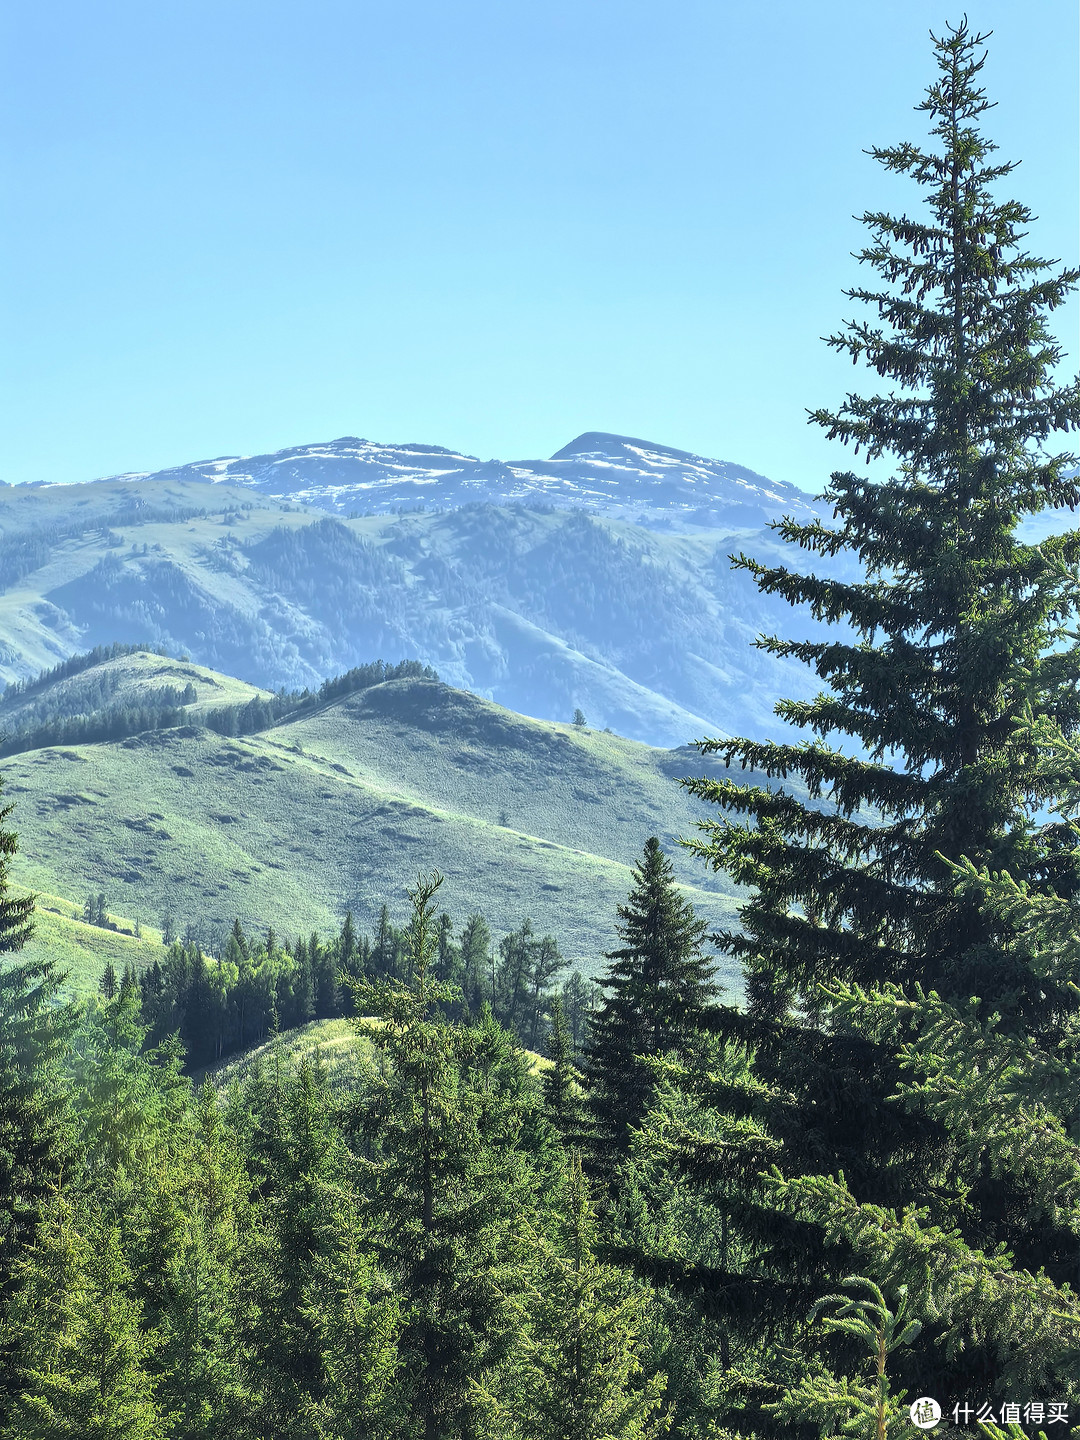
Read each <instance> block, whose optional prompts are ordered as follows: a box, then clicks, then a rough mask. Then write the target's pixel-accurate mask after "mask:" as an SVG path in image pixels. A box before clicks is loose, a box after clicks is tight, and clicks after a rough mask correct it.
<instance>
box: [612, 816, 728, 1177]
mask: <svg viewBox="0 0 1080 1440" xmlns="http://www.w3.org/2000/svg"><path fill="white" fill-rule="evenodd" d="M633 877H634V885H633V888H632V889H631V891H630V894H629V897H628V899H627V902H626V904H625V905H620V906H619V911H618V914H619V924H618V927H617V928H618V932H619V935H620V938H621V939H622V940H623V942H624V943H623V945H622V947H621V948H620V949H618V950H612V951H610V952H609V953H608V955H607V957H606V958H607V959H608V960H610V961H611V965H610V966H609V967H608V971H607V973H606V975H605V976H604V979H603V981H602V985H603V989H604V991H605V992H606V993H605V995H604V999H603V1001H602V1002H601V1004H600V1006H599V1008H598V1009H597V1010H596V1011H595V1012H594V1013H593V1015H592V1016H591V1017H590V1025H589V1039H588V1041H587V1043H586V1047H585V1063H584V1072H585V1083H586V1088H587V1091H588V1103H589V1109H590V1111H591V1113H592V1116H593V1120H594V1122H595V1127H596V1137H595V1148H596V1149H597V1151H598V1154H599V1153H600V1152H603V1154H604V1156H605V1158H604V1159H603V1160H602V1161H601V1164H602V1165H603V1166H605V1167H606V1166H607V1165H608V1164H609V1163H610V1157H611V1156H612V1155H614V1154H615V1153H617V1152H625V1150H626V1149H627V1147H628V1145H629V1132H630V1130H631V1129H632V1128H634V1127H635V1126H637V1125H640V1124H641V1121H642V1119H643V1117H644V1115H645V1111H646V1109H647V1108H648V1104H649V1097H650V1096H651V1094H652V1090H653V1076H652V1071H651V1070H650V1068H649V1058H650V1057H654V1056H658V1055H660V1054H662V1053H664V1052H665V1051H673V1052H675V1053H677V1054H685V1053H686V1049H687V1046H688V1045H690V1044H692V1042H693V1036H694V1034H695V1030H694V1027H695V1025H696V1022H697V1020H698V1018H699V1016H700V1014H701V1011H702V1010H703V1008H704V1007H705V1006H706V1004H707V1003H708V1002H709V1001H710V999H711V998H712V996H713V995H714V994H715V988H714V986H713V983H712V978H711V977H712V965H711V963H710V961H709V960H708V959H707V958H706V956H705V955H704V954H703V953H702V945H703V942H704V937H705V930H706V925H705V922H704V921H703V920H699V919H698V918H697V916H696V915H695V913H694V909H693V906H692V905H691V904H690V902H689V901H687V900H684V899H683V897H682V896H681V895H680V894H679V890H678V887H677V885H676V883H675V872H674V870H673V869H672V867H671V861H670V860H669V859H668V858H667V856H666V855H665V854H664V852H663V849H662V848H661V845H660V841H659V840H658V839H657V838H656V836H655V835H654V836H652V837H651V838H650V839H649V840H647V841H646V842H645V851H644V854H643V856H642V858H641V860H640V861H639V862H638V864H637V865H636V866H635V867H634V870H633Z"/></svg>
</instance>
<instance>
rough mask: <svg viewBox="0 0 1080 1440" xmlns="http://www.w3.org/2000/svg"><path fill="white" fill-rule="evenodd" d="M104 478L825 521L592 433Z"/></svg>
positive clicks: (343, 500) (351, 498)
mask: <svg viewBox="0 0 1080 1440" xmlns="http://www.w3.org/2000/svg"><path fill="white" fill-rule="evenodd" d="M102 478H103V479H104V480H106V481H109V482H128V483H130V482H139V481H174V482H175V481H184V480H204V481H209V482H210V483H212V484H221V483H228V484H231V485H238V486H243V487H246V488H249V489H252V490H255V491H257V492H259V493H260V494H263V495H266V496H273V497H275V498H277V499H279V500H282V499H286V500H288V501H289V502H291V503H296V504H302V505H305V506H308V507H310V508H314V509H318V510H324V511H326V512H327V513H330V514H338V515H348V514H353V513H356V512H357V511H363V512H364V513H367V514H386V513H390V512H393V511H394V510H398V509H401V508H402V507H403V506H406V507H407V506H409V505H419V506H423V507H425V508H429V509H448V508H455V507H457V506H459V505H467V504H475V503H486V504H511V503H518V504H537V503H540V504H550V505H554V506H586V507H590V508H593V509H595V510H597V511H598V512H599V513H602V514H607V515H622V516H625V517H626V518H634V519H635V520H636V521H637V523H639V524H645V525H655V526H660V527H662V528H666V527H678V528H710V529H712V528H716V527H717V526H729V527H735V528H751V529H756V528H759V527H760V526H761V525H763V524H765V523H767V522H768V521H769V520H770V519H776V518H779V516H780V514H782V513H789V512H790V513H793V514H796V515H798V516H800V517H801V518H804V519H806V518H810V517H811V516H815V515H822V514H823V513H824V512H823V511H821V509H820V508H819V507H818V506H817V505H816V503H815V502H814V501H813V499H812V497H811V496H810V495H808V494H807V493H805V492H804V491H802V490H800V489H798V488H797V487H796V486H794V485H791V484H789V483H787V482H785V481H773V480H770V479H768V478H767V477H766V476H764V475H760V474H758V473H757V472H756V471H754V470H750V469H748V468H747V467H746V466H743V465H737V464H735V463H734V462H732V461H727V460H715V459H709V458H708V457H706V456H703V455H698V454H695V453H694V452H692V451H689V450H678V449H675V448H674V447H672V446H667V445H659V444H657V443H655V442H653V441H649V440H643V439H638V438H635V437H632V436H627V435H618V434H615V433H613V432H608V431H601V430H587V431H584V432H583V433H582V434H581V435H579V436H577V437H576V439H574V440H571V441H570V442H569V444H567V445H564V446H563V447H562V448H561V449H559V450H557V451H556V452H555V454H554V455H552V456H551V457H550V458H548V459H525V460H498V459H488V460H482V459H480V458H479V457H477V456H475V455H466V454H464V453H462V452H460V451H456V450H452V449H448V448H447V447H445V446H440V445H430V444H426V443H421V442H406V443H403V444H385V443H383V442H380V441H373V440H366V439H363V438H361V437H358V436H354V435H343V436H340V437H338V438H337V439H336V440H329V441H322V442H315V443H312V444H308V445H294V446H287V447H285V448H283V449H281V450H276V451H270V452H266V453H264V454H259V455H220V456H217V457H216V458H214V459H211V460H198V461H192V462H190V463H187V464H183V465H177V466H171V467H168V468H166V469H163V470H157V471H131V472H128V473H126V474H123V475H114V476H107V477H102Z"/></svg>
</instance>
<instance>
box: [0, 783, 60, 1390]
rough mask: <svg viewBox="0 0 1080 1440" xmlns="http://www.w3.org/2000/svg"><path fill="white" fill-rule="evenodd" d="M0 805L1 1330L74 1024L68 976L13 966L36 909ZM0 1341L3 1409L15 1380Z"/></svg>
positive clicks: (41, 1198) (40, 964)
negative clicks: (19, 891)
mask: <svg viewBox="0 0 1080 1440" xmlns="http://www.w3.org/2000/svg"><path fill="white" fill-rule="evenodd" d="M12 808H13V807H12V806H11V805H4V804H2V803H0V1324H2V1322H3V1318H4V1315H5V1313H6V1310H7V1306H8V1304H9V1303H10V1300H11V1297H12V1293H13V1290H14V1288H15V1282H14V1280H13V1268H14V1266H15V1265H16V1263H17V1261H18V1259H19V1257H20V1255H21V1254H22V1253H23V1252H24V1251H25V1249H26V1247H27V1245H29V1244H30V1243H31V1242H32V1241H33V1238H34V1234H35V1232H36V1230H37V1225H38V1222H39V1219H40V1214H41V1207H42V1205H43V1204H44V1203H45V1200H46V1198H47V1197H48V1195H49V1194H50V1192H51V1190H52V1188H53V1186H54V1185H55V1183H56V1181H57V1178H58V1176H59V1174H60V1171H61V1168H62V1165H63V1158H64V1152H65V1143H64V1136H63V1128H62V1124H61V1122H62V1118H63V1111H64V1101H63V1095H62V1091H61V1089H60V1086H59V1084H58V1083H57V1076H56V1067H57V1064H58V1062H59V1060H60V1059H61V1057H62V1056H63V1055H64V1053H65V1052H66V1050H67V1046H68V1041H69V1039H70V1035H71V1032H72V1028H73V1024H74V1013H73V1011H72V1009H71V1007H70V1006H63V1005H59V1004H58V1003H57V1001H58V990H59V987H60V984H61V981H62V978H63V977H62V976H61V975H59V974H58V972H57V970H56V967H55V966H54V964H53V963H52V961H51V960H47V959H46V960H23V961H19V960H15V961H12V960H11V959H10V957H11V956H12V955H13V954H15V953H16V952H17V951H19V950H20V949H21V948H22V947H23V945H25V944H26V942H27V940H28V939H29V938H30V935H31V933H32V930H33V911H34V902H33V899H32V898H31V897H26V898H23V899H16V898H15V897H13V896H12V895H10V894H9V893H8V883H9V882H8V873H9V868H10V865H11V861H12V859H13V858H14V856H15V853H16V849H17V843H16V836H15V833H14V831H12V830H9V829H7V828H6V826H5V824H4V822H5V821H6V820H7V818H8V817H9V816H10V814H11V812H12ZM9 1361H10V1354H9V1351H8V1348H7V1345H6V1342H3V1341H0V1408H2V1402H3V1399H4V1396H5V1394H9V1393H10V1391H11V1388H12V1385H13V1378H12V1375H11V1372H10V1368H9Z"/></svg>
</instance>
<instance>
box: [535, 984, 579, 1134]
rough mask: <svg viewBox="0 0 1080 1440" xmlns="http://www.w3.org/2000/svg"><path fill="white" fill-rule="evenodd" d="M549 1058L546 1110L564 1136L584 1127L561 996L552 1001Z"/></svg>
mask: <svg viewBox="0 0 1080 1440" xmlns="http://www.w3.org/2000/svg"><path fill="white" fill-rule="evenodd" d="M547 1053H548V1059H549V1060H550V1061H551V1068H550V1069H549V1070H545V1071H544V1074H543V1080H542V1084H543V1088H544V1109H545V1110H546V1111H547V1113H548V1116H549V1117H550V1119H551V1122H552V1124H553V1125H554V1126H555V1128H556V1130H558V1132H559V1134H560V1135H562V1136H563V1137H564V1138H568V1137H571V1136H576V1135H577V1134H578V1133H579V1131H580V1128H581V1122H582V1118H583V1117H582V1104H581V1099H580V1095H579V1094H578V1091H577V1077H576V1074H575V1071H574V1053H573V1047H572V1045H571V1042H570V1032H569V1030H568V1029H567V1028H566V1019H565V1017H564V1015H563V1008H562V997H561V996H559V995H555V996H553V997H552V1001H551V1029H550V1031H549V1032H548V1044H547Z"/></svg>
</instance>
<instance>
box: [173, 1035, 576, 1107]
mask: <svg viewBox="0 0 1080 1440" xmlns="http://www.w3.org/2000/svg"><path fill="white" fill-rule="evenodd" d="M366 1023H368V1024H378V1022H377V1021H368V1022H366ZM525 1054H526V1056H527V1057H528V1059H529V1063H530V1067H531V1069H532V1070H533V1072H534V1073H538V1072H540V1071H543V1070H546V1069H548V1068H549V1067H550V1065H551V1061H550V1060H547V1059H545V1057H544V1056H542V1055H536V1054H534V1053H533V1051H531V1050H526V1052H525ZM304 1061H307V1062H308V1063H309V1064H315V1063H317V1064H319V1065H320V1066H321V1067H322V1068H323V1069H324V1070H325V1071H326V1073H327V1075H328V1077H329V1079H330V1083H331V1085H333V1086H335V1087H336V1088H340V1089H347V1088H350V1087H351V1086H353V1085H355V1084H357V1083H360V1082H362V1081H363V1078H364V1076H365V1075H373V1074H374V1073H375V1071H376V1067H377V1065H378V1056H377V1052H376V1049H375V1047H374V1045H373V1044H372V1043H371V1041H370V1040H369V1039H368V1038H367V1037H366V1036H363V1035H361V1034H359V1033H358V1031H357V1029H356V1026H355V1025H354V1024H353V1022H352V1021H351V1020H312V1021H311V1022H310V1024H308V1025H300V1026H298V1027H297V1028H296V1029H295V1030H287V1031H285V1032H284V1034H281V1035H275V1036H272V1037H271V1038H270V1039H269V1040H266V1041H265V1042H264V1043H263V1044H262V1045H256V1046H255V1047H254V1048H253V1049H251V1050H246V1051H245V1052H244V1053H243V1054H242V1055H234V1056H231V1057H230V1058H229V1059H228V1060H225V1061H223V1062H222V1063H221V1064H220V1065H211V1066H210V1067H208V1068H207V1069H205V1070H200V1071H198V1072H197V1073H196V1074H195V1076H194V1077H193V1078H194V1079H195V1081H196V1083H199V1082H201V1081H202V1080H204V1079H209V1080H211V1081H212V1083H213V1084H214V1086H215V1088H216V1089H217V1090H218V1091H221V1092H224V1091H227V1090H228V1089H229V1087H230V1085H232V1084H233V1082H234V1081H235V1082H238V1083H243V1081H244V1080H245V1079H246V1078H247V1077H248V1076H249V1075H250V1074H251V1071H252V1069H253V1068H254V1067H255V1066H256V1065H258V1064H263V1065H281V1066H282V1067H283V1068H284V1069H286V1070H289V1071H296V1070H298V1069H299V1068H300V1066H301V1065H302V1064H303V1063H304Z"/></svg>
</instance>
